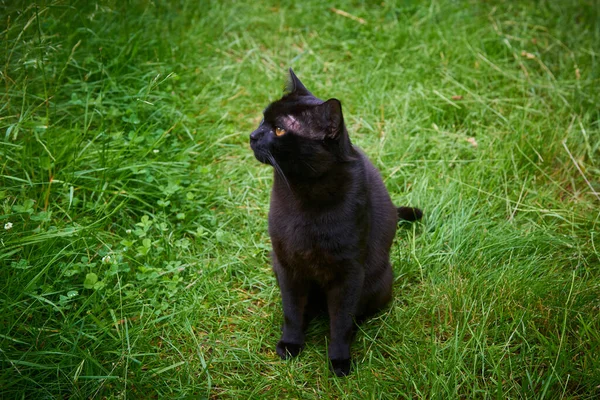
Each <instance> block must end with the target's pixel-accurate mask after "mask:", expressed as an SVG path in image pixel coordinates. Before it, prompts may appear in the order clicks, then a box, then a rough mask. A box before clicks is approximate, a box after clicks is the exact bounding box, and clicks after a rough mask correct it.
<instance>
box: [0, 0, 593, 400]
mask: <svg viewBox="0 0 600 400" xmlns="http://www.w3.org/2000/svg"><path fill="white" fill-rule="evenodd" d="M15 3H18V2H11V1H0V16H1V17H0V18H1V20H2V26H0V47H1V49H0V78H1V79H2V83H1V88H0V97H1V99H0V210H1V211H0V315H1V316H0V397H2V398H7V399H8V398H40V399H46V398H97V399H103V398H125V397H129V398H186V397H193V398H198V397H199V398H240V399H242V398H348V399H354V398H393V399H396V398H423V399H429V398H439V399H448V398H494V399H504V398H536V399H542V398H543V399H554V398H568V399H591V398H596V397H597V396H599V395H600V389H599V386H598V385H600V312H599V308H600V300H599V299H600V239H599V237H600V225H599V224H600V197H599V196H600V194H599V193H598V192H600V183H599V182H600V123H599V119H600V118H599V117H600V109H599V107H598V106H599V104H600V94H599V93H600V91H599V90H598V87H600V60H599V57H600V20H599V18H600V14H599V11H598V10H600V7H599V4H598V2H597V1H595V0H590V1H585V0H580V1H572V2H567V1H560V0H547V1H536V2H521V1H516V0H515V1H508V0H504V1H499V2H483V1H474V0H472V1H466V0H463V1H450V0H439V1H437V0H434V1H431V2H427V3H422V2H419V1H402V2H398V3H397V4H394V3H391V2H389V3H388V2H383V3H382V2H372V3H365V2H349V1H348V2H341V3H339V2H338V3H336V6H335V7H336V8H337V9H338V10H343V11H345V12H347V13H349V14H351V15H352V16H355V17H358V18H362V19H363V20H364V22H365V23H364V24H363V23H361V22H360V21H357V20H355V19H352V18H349V17H347V16H344V15H340V14H338V13H336V12H334V11H332V10H331V9H330V8H329V6H327V5H326V4H325V2H321V1H312V0H311V1H303V2H287V1H286V2H272V3H267V2H258V3H257V2H255V1H252V2H251V1H240V2H229V1H227V2H213V3H208V2H201V3H204V4H203V5H201V6H200V5H198V4H196V2H189V3H188V2H184V1H162V0H158V1H154V2H145V1H134V2H129V4H123V3H127V2H116V1H107V2H104V3H100V4H89V3H91V2H83V1H82V2H68V1H58V2H48V3H44V2H42V3H40V4H37V5H36V4H30V2H23V3H21V4H15ZM290 66H291V67H293V68H294V70H295V71H296V73H297V74H298V76H299V77H300V78H301V79H302V80H303V82H304V83H305V84H306V85H307V86H308V87H309V89H310V90H311V91H312V92H313V93H315V94H316V95H317V96H319V97H321V98H328V97H337V98H339V99H341V101H342V103H343V106H344V112H345V118H346V121H347V125H348V129H349V131H350V134H351V137H352V138H353V141H354V143H355V144H357V145H359V146H361V147H362V148H363V149H364V150H365V151H366V152H367V154H369V155H370V157H371V159H372V160H373V161H374V162H375V164H376V165H377V166H378V167H379V168H380V170H381V172H382V175H383V176H384V179H385V181H386V185H387V187H388V189H389V190H390V193H391V195H392V197H393V199H394V201H395V202H396V203H397V204H398V205H414V206H419V207H422V208H423V209H424V211H425V219H424V221H423V223H420V224H417V225H407V226H404V227H402V228H401V229H400V230H399V232H398V235H397V240H396V242H395V244H394V247H393V255H392V263H393V266H394V271H395V286H394V289H395V294H394V299H393V302H392V304H391V305H390V307H389V308H388V309H386V310H385V311H384V312H382V313H381V314H379V315H378V316H377V317H375V318H373V319H371V320H369V321H367V322H366V323H365V324H364V325H362V326H361V329H360V331H359V333H358V335H357V338H356V341H355V343H354V345H353V356H354V359H355V361H356V364H355V367H354V370H353V373H352V375H351V376H349V377H347V378H345V379H338V378H335V377H334V376H332V374H331V373H330V372H329V371H328V368H327V364H326V345H327V338H326V337H327V325H326V323H325V321H321V322H319V323H316V324H315V325H314V326H311V328H310V333H309V336H308V342H307V347H306V349H305V351H304V352H303V353H302V354H301V356H300V357H299V358H297V359H295V360H292V361H286V362H283V361H281V360H279V359H278V357H277V355H276V354H275V352H274V345H275V343H276V341H277V339H278V336H279V333H280V330H279V329H280V328H279V326H280V324H281V320H282V316H281V310H280V300H279V292H278V289H277V287H276V283H275V279H274V276H273V274H272V272H271V270H270V266H269V261H268V253H269V249H270V244H269V238H268V234H267V223H266V215H267V211H268V197H269V188H270V185H271V181H272V171H271V170H270V169H269V168H268V167H266V166H264V165H261V164H259V163H258V162H257V161H256V160H255V159H254V157H253V155H252V153H251V151H250V149H249V146H248V143H247V141H248V134H249V133H250V132H251V130H252V129H253V127H255V126H256V124H257V123H258V121H259V120H260V118H261V111H262V109H263V108H264V107H265V106H266V105H267V104H268V102H269V101H272V100H274V99H276V98H277V97H278V96H279V95H280V94H281V91H282V88H283V85H284V81H285V73H286V72H285V71H286V69H287V68H288V67H290ZM5 224H8V225H6V227H9V226H10V224H12V228H11V229H4V226H5Z"/></svg>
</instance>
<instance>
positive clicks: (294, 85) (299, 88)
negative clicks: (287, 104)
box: [285, 68, 312, 96]
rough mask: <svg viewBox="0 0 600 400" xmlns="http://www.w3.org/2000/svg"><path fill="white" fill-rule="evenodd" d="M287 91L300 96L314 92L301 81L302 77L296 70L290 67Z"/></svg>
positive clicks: (310, 94)
mask: <svg viewBox="0 0 600 400" xmlns="http://www.w3.org/2000/svg"><path fill="white" fill-rule="evenodd" d="M285 91H286V92H287V93H289V94H295V95H298V96H312V93H311V92H309V91H308V89H307V88H306V87H305V86H304V85H303V84H302V82H300V79H298V77H297V76H296V74H294V71H293V70H292V69H291V68H290V77H289V79H288V83H287V85H286V87H285Z"/></svg>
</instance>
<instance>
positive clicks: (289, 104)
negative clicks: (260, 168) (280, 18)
mask: <svg viewBox="0 0 600 400" xmlns="http://www.w3.org/2000/svg"><path fill="white" fill-rule="evenodd" d="M263 114H264V118H263V121H262V122H261V123H260V125H259V127H258V129H256V130H255V131H254V132H252V134H250V146H251V147H252V150H253V151H254V155H255V156H256V158H257V159H258V161H260V162H262V163H265V164H270V165H272V166H273V167H274V169H275V174H274V182H273V190H272V192H271V208H270V211H269V234H270V236H271V242H272V245H273V254H272V261H273V270H274V271H275V275H276V277H277V282H278V283H279V287H280V290H281V298H282V302H283V315H284V323H283V335H282V337H281V340H280V341H279V342H278V343H277V354H279V356H280V357H281V358H284V359H285V358H288V357H294V356H296V355H298V353H300V351H301V350H302V348H303V346H304V330H305V328H306V326H307V325H308V322H309V320H310V319H311V318H312V316H314V314H315V313H316V312H318V311H319V310H326V311H327V312H328V314H329V319H330V336H331V341H330V343H329V359H330V361H331V364H330V365H331V368H332V369H333V371H334V373H335V374H336V375H337V376H344V375H347V374H348V373H349V372H350V343H351V341H352V337H353V332H354V329H353V328H354V320H355V319H356V320H359V319H362V318H364V317H366V316H368V315H370V314H372V313H374V312H375V311H377V310H379V309H380V308H381V307H383V306H384V305H385V304H386V303H387V302H388V301H389V300H390V298H391V296H392V280H393V278H392V268H391V265H390V258H389V253H390V247H391V245H392V240H393V238H394V234H395V232H396V224H397V222H398V219H403V220H408V221H415V220H418V219H420V218H421V216H422V212H421V210H419V209H416V208H410V207H400V208H396V207H395V206H394V205H393V204H392V202H391V200H390V196H389V194H388V192H387V190H386V188H385V186H384V184H383V181H382V180H381V177H380V175H379V172H378V171H377V169H376V168H375V167H374V166H373V164H371V162H370V161H369V160H368V159H367V157H366V156H365V155H364V154H363V153H362V152H361V151H360V150H359V149H358V148H356V147H354V146H353V145H352V143H351V142H350V138H349V137H348V132H347V131H346V127H345V125H344V118H343V116H342V106H341V103H340V102H339V100H337V99H329V100H327V101H323V100H320V99H318V98H316V97H315V96H313V95H312V94H311V93H310V92H309V91H308V90H307V89H306V88H305V87H304V85H303V84H302V83H301V82H300V80H299V79H298V78H297V77H296V75H295V74H294V72H293V71H292V70H291V69H290V81H289V84H288V87H287V91H286V94H285V95H284V96H283V97H282V98H281V99H280V100H277V101H275V102H274V103H271V104H270V105H269V106H268V107H267V108H266V109H265V110H264V113H263Z"/></svg>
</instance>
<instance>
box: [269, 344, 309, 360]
mask: <svg viewBox="0 0 600 400" xmlns="http://www.w3.org/2000/svg"><path fill="white" fill-rule="evenodd" d="M303 348H304V345H303V344H297V343H288V342H284V341H283V340H280V341H279V342H278V343H277V347H276V348H275V350H276V351H277V354H279V357H281V358H282V359H283V360H285V359H288V358H292V357H296V356H297V355H298V354H300V352H301V351H302V349H303Z"/></svg>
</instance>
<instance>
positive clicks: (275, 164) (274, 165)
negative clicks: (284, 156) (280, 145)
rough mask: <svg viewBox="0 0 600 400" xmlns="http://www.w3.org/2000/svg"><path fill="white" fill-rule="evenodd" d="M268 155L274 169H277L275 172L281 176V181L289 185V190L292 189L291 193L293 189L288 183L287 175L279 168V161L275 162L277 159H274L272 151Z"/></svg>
mask: <svg viewBox="0 0 600 400" xmlns="http://www.w3.org/2000/svg"><path fill="white" fill-rule="evenodd" d="M266 155H267V158H268V159H269V161H270V162H271V165H272V166H273V168H275V171H277V173H278V174H279V176H280V177H281V179H283V181H284V182H285V184H286V185H287V187H288V189H290V191H291V190H292V188H291V186H290V183H289V182H288V180H287V178H286V177H285V174H284V173H283V171H282V170H281V167H280V166H279V164H277V161H275V157H273V154H271V152H270V151H267V153H266Z"/></svg>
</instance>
